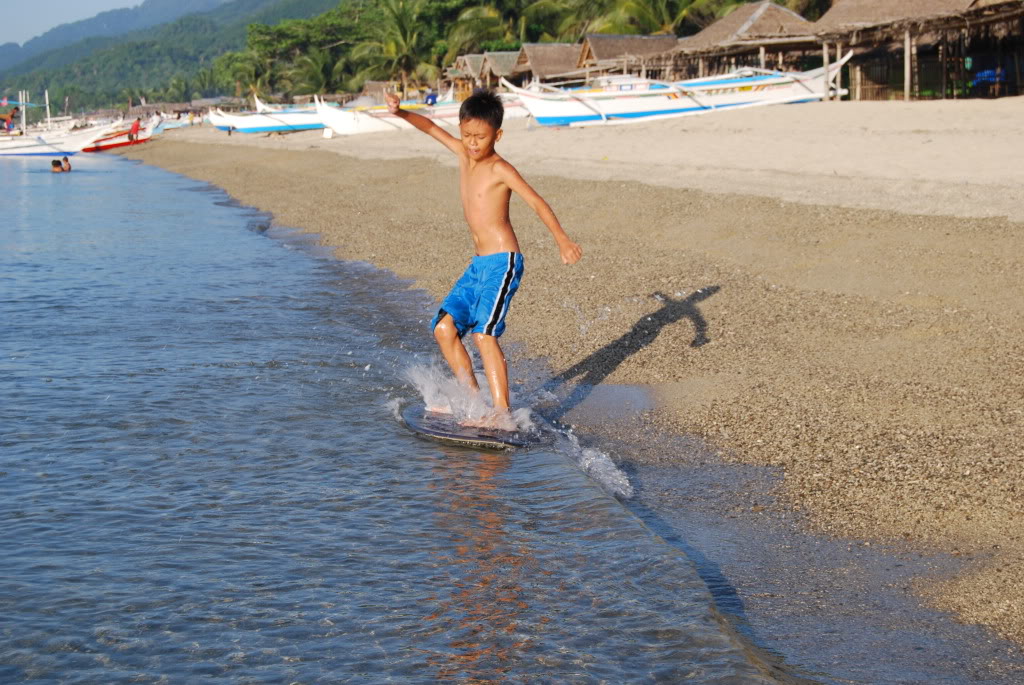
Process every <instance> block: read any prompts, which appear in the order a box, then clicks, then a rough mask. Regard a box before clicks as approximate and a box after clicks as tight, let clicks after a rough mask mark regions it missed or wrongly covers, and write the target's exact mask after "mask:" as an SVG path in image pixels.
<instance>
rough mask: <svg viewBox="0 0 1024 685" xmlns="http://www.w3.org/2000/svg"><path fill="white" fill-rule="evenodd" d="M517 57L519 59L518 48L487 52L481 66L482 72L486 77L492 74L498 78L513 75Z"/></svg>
mask: <svg viewBox="0 0 1024 685" xmlns="http://www.w3.org/2000/svg"><path fill="white" fill-rule="evenodd" d="M517 59H519V51H518V50H513V51H509V52H485V53H484V59H483V64H482V65H481V67H480V73H481V74H482V75H483V76H484V78H489V77H491V76H494V77H496V78H501V77H502V76H505V77H508V76H511V75H512V72H513V71H514V70H515V67H516V60H517Z"/></svg>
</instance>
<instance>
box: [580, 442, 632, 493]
mask: <svg viewBox="0 0 1024 685" xmlns="http://www.w3.org/2000/svg"><path fill="white" fill-rule="evenodd" d="M562 435H563V436H564V438H565V441H566V443H568V445H567V446H568V448H569V452H570V454H571V455H572V457H573V459H575V460H576V463H577V465H579V467H580V469H582V470H583V473H585V474H587V475H588V476H590V477H591V478H593V479H594V480H595V481H597V483H598V484H599V485H600V486H601V487H602V488H604V489H605V492H607V493H608V494H610V495H612V496H614V497H618V498H619V499H630V498H632V497H633V485H632V484H631V483H630V482H629V476H627V475H626V474H625V473H623V472H622V470H620V469H619V467H617V466H616V465H615V462H613V461H612V460H611V457H609V456H608V455H607V454H605V453H604V452H602V451H601V450H597V449H594V448H592V447H583V446H582V445H580V441H579V438H577V437H576V435H575V434H573V432H572V431H571V430H566V431H565V432H563V433H562Z"/></svg>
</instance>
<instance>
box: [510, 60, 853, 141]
mask: <svg viewBox="0 0 1024 685" xmlns="http://www.w3.org/2000/svg"><path fill="white" fill-rule="evenodd" d="M852 56H853V53H852V52H849V53H847V54H846V56H844V57H843V58H842V59H841V60H839V61H838V62H836V63H835V64H831V65H829V69H828V74H827V76H826V74H825V69H824V67H819V68H818V69H812V70H810V71H804V72H784V71H771V70H768V69H754V68H747V69H739V70H737V71H734V72H732V73H729V74H725V75H722V76H715V77H710V78H699V79H690V80H687V81H674V82H665V81H656V80H653V79H644V78H639V77H635V76H612V77H604V78H603V79H602V80H601V81H599V82H598V83H596V84H594V85H592V86H588V87H582V88H555V87H552V86H545V85H539V86H532V87H530V88H518V87H516V86H514V85H512V84H511V83H509V82H507V81H505V80H504V79H502V83H503V85H504V86H505V87H506V88H508V89H509V90H510V91H512V92H513V93H515V94H517V95H518V96H519V98H520V100H522V102H523V103H524V104H525V105H526V108H527V109H529V110H530V113H531V114H532V115H533V118H534V119H536V120H537V123H538V124H542V125H544V126H592V125H601V124H625V123H633V122H637V121H650V120H652V119H669V118H673V117H681V116H689V115H694V114H705V113H707V112H715V111H719V110H723V109H737V108H741V107H757V106H760V105H776V104H787V103H797V102H812V101H815V100H820V99H822V98H823V97H824V93H825V83H826V81H825V79H826V78H827V79H828V84H829V90H830V92H831V93H832V94H836V92H837V86H836V85H835V79H836V76H837V75H838V74H839V70H840V69H841V68H842V66H843V65H844V64H846V62H847V61H849V59H850V58H851V57H852ZM842 93H845V91H842Z"/></svg>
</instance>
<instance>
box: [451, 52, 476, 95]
mask: <svg viewBox="0 0 1024 685" xmlns="http://www.w3.org/2000/svg"><path fill="white" fill-rule="evenodd" d="M483 66H484V56H483V55H482V54H479V53H477V54H470V55H459V56H458V57H456V58H455V63H454V64H453V65H452V66H450V67H448V70H447V71H446V72H445V77H446V78H447V79H448V80H450V81H451V82H452V85H453V86H454V88H455V99H456V100H465V99H466V98H467V97H469V96H470V95H472V94H473V89H474V88H479V87H480V85H481V73H482V71H483Z"/></svg>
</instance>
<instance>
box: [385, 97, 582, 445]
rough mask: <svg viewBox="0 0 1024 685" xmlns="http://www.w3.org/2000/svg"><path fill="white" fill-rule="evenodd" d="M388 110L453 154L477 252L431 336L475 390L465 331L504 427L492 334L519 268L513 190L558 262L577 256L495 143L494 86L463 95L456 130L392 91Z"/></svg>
mask: <svg viewBox="0 0 1024 685" xmlns="http://www.w3.org/2000/svg"><path fill="white" fill-rule="evenodd" d="M387 103H388V111H389V112H391V113H392V114H394V115H396V116H399V117H401V118H403V119H405V120H406V121H407V122H409V123H410V124H412V125H413V126H414V127H416V128H417V129H419V130H420V131H423V132H424V133H426V134H427V135H429V136H430V137H432V138H434V139H435V140H437V141H438V142H439V143H441V144H442V145H444V146H445V147H446V148H448V149H449V150H451V151H452V152H453V153H455V156H456V157H458V158H459V178H460V180H459V188H460V190H459V192H460V194H461V196H462V213H463V215H464V216H465V217H466V223H467V224H469V232H470V235H471V236H472V237H473V246H474V248H475V250H476V256H475V257H474V258H473V260H472V261H471V262H470V264H469V266H468V267H467V268H466V271H465V273H463V275H462V277H461V278H459V280H458V281H456V283H455V285H454V286H453V287H452V290H451V292H450V293H448V296H447V297H446V298H445V299H444V302H443V303H442V304H441V308H440V309H439V310H438V312H437V314H436V315H435V316H434V319H433V321H431V326H432V327H433V329H434V338H435V339H436V340H437V344H438V346H439V347H440V348H441V354H443V355H444V358H445V361H447V362H448V366H449V367H451V370H452V373H454V374H455V377H456V378H457V379H458V380H459V381H460V382H461V383H463V384H465V385H467V386H469V387H470V388H472V389H473V390H474V391H475V390H479V385H478V384H477V382H476V377H475V376H474V375H473V365H472V362H471V361H470V359H469V354H468V353H467V352H466V348H465V347H464V346H463V344H462V337H463V336H464V335H465V334H466V333H472V334H473V341H474V342H475V343H476V346H477V349H478V350H479V351H480V358H481V359H482V360H483V364H484V375H485V376H486V377H487V384H488V386H489V387H490V390H491V399H492V400H493V404H494V409H495V412H496V415H495V417H494V424H495V425H498V426H506V427H509V426H508V424H509V421H510V420H509V417H508V408H509V404H508V368H507V366H506V363H505V355H504V353H503V352H502V351H501V347H500V346H499V345H498V338H499V337H501V334H502V333H503V332H504V331H505V315H506V314H507V313H508V306H509V303H510V302H511V300H512V296H513V295H514V294H515V292H516V290H517V289H518V287H519V281H520V279H521V278H522V275H523V255H522V254H521V253H520V250H519V242H518V241H517V240H516V234H515V231H513V230H512V224H511V222H510V221H509V218H508V203H509V199H510V198H511V195H512V193H513V192H515V193H516V194H517V195H519V197H521V198H523V200H525V201H526V204H527V205H529V206H530V209H532V210H533V211H534V212H536V213H537V216H538V217H540V220H541V221H543V222H544V225H545V226H547V227H548V230H549V231H551V235H552V236H553V237H554V239H555V244H556V245H557V246H558V252H559V254H560V255H561V257H562V263H563V264H575V263H576V262H578V261H579V259H580V257H581V256H583V251H582V250H581V249H580V246H579V245H577V244H576V243H574V242H573V241H572V240H570V239H569V236H568V235H566V233H565V231H564V230H562V226H561V224H559V223H558V219H557V218H556V217H555V213H554V212H553V211H551V207H549V206H548V203H547V202H545V201H544V198H542V197H541V196H540V195H538V194H537V191H535V190H534V189H533V188H531V187H530V185H529V184H528V183H527V182H526V181H524V180H523V177H522V176H520V175H519V172H518V171H516V170H515V167H513V166H512V165H511V164H509V163H508V162H507V161H505V160H504V159H503V158H502V157H501V156H500V155H499V154H498V153H497V152H495V150H494V144H495V143H497V142H498V141H499V140H501V133H502V130H501V122H502V118H503V116H504V108H503V106H502V104H501V100H500V99H499V98H498V96H497V95H495V94H494V93H478V94H476V95H473V96H471V97H469V98H467V99H466V100H465V101H464V102H463V103H462V107H461V109H460V110H459V132H460V134H461V138H456V137H455V136H453V135H451V134H450V133H448V132H447V131H445V130H444V129H443V128H441V127H440V126H438V125H437V124H435V123H434V122H433V121H431V120H430V119H428V118H426V117H424V116H421V115H419V114H416V113H415V112H409V111H406V110H403V109H401V107H400V101H399V99H398V97H397V96H395V95H388V96H387Z"/></svg>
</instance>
